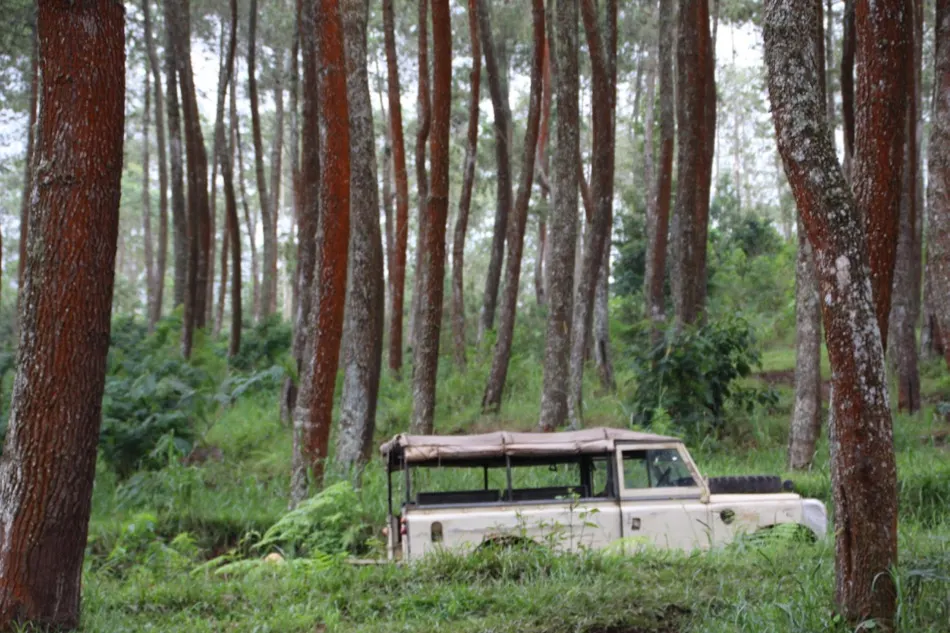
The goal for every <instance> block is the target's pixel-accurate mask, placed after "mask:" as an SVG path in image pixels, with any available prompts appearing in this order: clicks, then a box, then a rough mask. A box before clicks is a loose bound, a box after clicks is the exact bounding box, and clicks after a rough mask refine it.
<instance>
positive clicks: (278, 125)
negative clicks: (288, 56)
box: [261, 52, 284, 315]
mask: <svg viewBox="0 0 950 633" xmlns="http://www.w3.org/2000/svg"><path fill="white" fill-rule="evenodd" d="M283 65H284V56H283V53H282V52H281V53H278V55H277V59H276V60H275V62H274V144H273V145H272V146H271V155H270V203H269V204H268V205H267V209H268V213H269V214H270V223H269V224H266V223H262V224H263V226H262V227H261V228H263V229H264V230H265V233H264V244H265V250H267V249H266V245H267V243H268V241H270V242H271V244H272V246H271V249H272V255H271V259H270V260H267V264H268V265H269V266H270V267H271V270H270V275H271V278H272V279H273V280H274V283H273V289H272V292H271V294H270V305H269V306H267V307H266V311H267V314H268V315H271V314H274V313H275V312H277V281H278V279H279V277H278V273H277V257H278V253H277V222H278V220H279V218H280V176H281V170H282V166H281V162H282V161H281V159H282V158H283V155H284V87H283V71H282V70H281V69H282V67H283ZM266 231H270V233H269V234H268V233H267V232H266ZM265 259H266V258H265ZM265 272H266V271H265Z"/></svg>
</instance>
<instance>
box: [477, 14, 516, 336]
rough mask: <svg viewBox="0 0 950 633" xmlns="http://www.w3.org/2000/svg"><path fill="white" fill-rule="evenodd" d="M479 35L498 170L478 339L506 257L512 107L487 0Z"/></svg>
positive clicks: (490, 320) (487, 324)
mask: <svg viewBox="0 0 950 633" xmlns="http://www.w3.org/2000/svg"><path fill="white" fill-rule="evenodd" d="M478 24H479V36H480V37H481V40H482V50H483V51H484V54H485V78H486V79H487V80H488V92H489V94H490V95H491V103H492V111H493V112H494V117H495V125H494V129H495V165H496V168H497V170H498V172H497V174H498V175H497V179H496V183H495V184H496V189H495V205H496V209H495V224H494V227H493V228H492V241H491V252H490V255H489V260H488V273H487V275H486V277H485V292H484V294H483V295H482V307H481V311H480V312H479V315H478V341H479V342H481V341H482V340H483V339H484V336H485V333H486V332H488V331H489V330H491V329H493V328H494V327H495V308H496V305H497V303H498V287H499V285H500V281H501V266H502V260H503V259H504V257H505V236H506V235H507V231H508V216H509V215H510V213H511V197H512V192H511V108H510V107H509V105H508V90H507V85H506V84H505V81H504V78H503V76H502V73H503V72H506V69H502V68H500V67H499V64H498V59H497V55H496V51H495V41H494V35H493V33H492V28H491V6H490V5H489V3H488V0H478Z"/></svg>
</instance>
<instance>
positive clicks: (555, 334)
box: [538, 0, 579, 431]
mask: <svg viewBox="0 0 950 633" xmlns="http://www.w3.org/2000/svg"><path fill="white" fill-rule="evenodd" d="M556 6H557V15H556V18H555V20H556V27H555V30H556V41H557V45H556V46H557V50H556V53H555V55H553V56H552V61H556V63H555V66H554V71H555V72H554V91H555V99H556V104H557V125H556V127H557V130H556V133H557V143H556V145H555V152H554V208H553V209H552V211H553V213H552V216H551V218H550V220H549V222H548V228H549V230H550V235H549V238H548V241H549V245H550V249H551V255H550V257H549V259H548V290H549V292H548V303H549V306H550V307H549V310H548V322H547V333H546V338H545V349H544V386H543V392H542V394H541V414H540V418H539V421H538V426H539V428H540V429H541V430H542V431H553V430H554V429H556V428H558V427H560V426H563V424H564V422H565V420H566V419H567V392H568V377H569V367H570V365H569V360H570V349H571V338H570V337H571V316H572V309H571V307H572V303H573V298H574V250H575V242H576V239H577V166H576V164H575V163H576V160H577V155H578V151H579V145H578V103H577V99H578V83H579V81H578V65H577V64H578V59H577V49H578V41H577V39H578V38H577V0H556Z"/></svg>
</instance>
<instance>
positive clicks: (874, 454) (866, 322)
mask: <svg viewBox="0 0 950 633" xmlns="http://www.w3.org/2000/svg"><path fill="white" fill-rule="evenodd" d="M816 4H817V3H788V2H784V0H768V1H767V2H766V3H765V29H764V30H765V60H766V66H767V68H768V87H769V95H770V98H771V103H772V117H773V121H774V123H775V129H776V136H777V138H778V147H779V152H780V153H781V155H782V160H783V162H784V164H785V171H786V174H787V176H788V182H789V184H790V185H791V188H792V192H793V194H794V196H795V201H796V203H797V204H798V209H799V213H800V214H801V218H802V223H803V224H804V225H805V231H806V233H807V234H808V240H809V242H810V243H811V245H812V248H813V249H814V256H815V268H816V270H817V272H818V276H819V287H820V289H821V296H822V298H823V299H822V302H821V304H822V313H823V317H824V324H825V332H826V342H827V345H828V355H829V358H830V361H831V369H832V389H833V390H834V394H835V395H834V400H833V402H834V414H833V416H832V418H831V425H830V434H829V435H830V439H831V441H830V445H831V481H832V493H833V498H834V506H835V512H834V516H835V531H834V534H835V569H836V573H835V587H836V599H837V603H838V606H839V608H840V609H841V611H842V613H843V615H844V616H845V617H846V618H847V619H848V620H849V621H851V622H852V623H855V624H856V623H857V622H861V621H863V620H865V619H867V618H875V619H877V620H879V621H880V622H881V624H883V625H885V626H886V625H887V624H889V623H890V621H891V619H892V618H893V616H894V609H895V591H894V582H893V580H892V577H891V575H890V572H891V570H892V569H893V567H894V565H895V564H896V562H897V476H896V468H895V462H894V441H893V429H892V420H891V412H890V408H889V405H888V398H887V381H886V377H885V373H884V348H883V346H882V344H881V335H880V330H879V328H878V326H877V317H876V314H875V307H874V296H873V293H872V289H871V270H870V258H869V256H868V242H867V232H866V228H865V224H864V222H863V220H862V218H861V214H860V211H859V209H858V207H857V205H856V204H855V201H854V197H853V196H852V194H851V192H850V189H849V187H848V185H847V183H846V181H845V179H844V175H843V173H842V171H841V168H840V166H839V164H838V160H837V156H836V155H835V150H834V147H833V146H832V145H831V141H830V139H829V135H828V127H827V125H826V123H825V122H824V121H823V119H824V115H825V112H826V104H825V101H824V99H823V97H822V95H821V89H820V86H821V79H820V77H821V73H822V71H823V69H822V68H819V67H818V66H817V64H816V56H815V55H814V44H813V40H814V37H813V33H814V28H815V27H814V24H815V21H816V20H818V19H820V17H819V15H818V14H817V12H816Z"/></svg>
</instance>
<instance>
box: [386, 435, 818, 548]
mask: <svg viewBox="0 0 950 633" xmlns="http://www.w3.org/2000/svg"><path fill="white" fill-rule="evenodd" d="M380 450H381V453H382V456H383V459H384V460H385V461H386V464H387V476H388V482H389V485H388V491H389V525H388V527H387V529H386V530H385V532H386V534H387V539H388V551H389V557H390V558H391V559H401V560H415V559H418V558H419V557H421V556H423V555H425V554H426V553H428V552H431V551H433V550H436V549H439V548H446V549H453V550H464V549H466V548H468V549H474V548H476V547H479V546H481V545H482V544H485V543H499V542H500V543H508V542H512V541H534V542H540V543H547V544H550V545H552V546H554V547H558V548H563V549H570V550H576V549H580V548H585V547H586V548H607V547H611V548H616V549H617V550H618V551H622V552H633V551H636V550H638V549H641V548H644V547H650V546H652V547H658V548H676V549H683V550H693V549H706V548H710V547H715V546H718V545H723V544H726V543H729V542H731V541H733V540H734V539H736V537H737V536H738V535H740V534H744V533H754V532H758V531H761V530H767V529H770V528H773V527H775V526H777V525H781V524H798V525H801V526H804V528H807V530H808V531H809V532H810V533H811V534H813V535H814V536H816V537H818V538H821V537H823V536H824V535H825V531H826V529H827V522H828V519H827V513H826V510H825V506H824V504H823V503H822V502H821V501H818V500H816V499H803V498H802V497H801V496H800V495H798V494H795V493H794V492H792V491H791V490H790V486H789V485H788V483H789V482H786V483H784V484H783V482H782V481H781V480H780V479H779V478H778V477H721V478H710V479H707V478H704V477H703V476H702V475H701V474H700V472H699V470H698V469H697V468H696V464H695V463H694V462H693V460H692V458H691V457H690V455H689V451H687V450H686V447H685V446H684V445H683V442H682V441H681V440H679V439H677V438H675V437H665V436H661V435H653V434H649V433H641V432H637V431H631V430H626V429H612V428H597V429H585V430H582V431H573V432H564V433H507V432H497V433H486V434H481V435H459V436H434V435H427V436H420V435H397V436H396V437H395V438H393V439H392V440H390V441H389V442H387V443H385V444H384V445H383V446H382V447H381V449H380ZM399 475H401V477H400V476H399Z"/></svg>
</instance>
